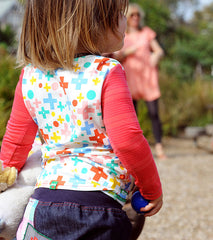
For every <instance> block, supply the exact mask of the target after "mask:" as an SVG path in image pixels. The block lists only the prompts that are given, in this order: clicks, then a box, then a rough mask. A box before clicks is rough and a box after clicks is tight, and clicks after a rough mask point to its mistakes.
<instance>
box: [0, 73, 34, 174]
mask: <svg viewBox="0 0 213 240" xmlns="http://www.w3.org/2000/svg"><path fill="white" fill-rule="evenodd" d="M37 130H38V126H37V124H36V123H35V122H34V120H33V119H32V117H31V116H30V114H29V112H28V110H27V108H26V107H25V104H24V100H23V96H22V74H21V76H20V80H19V82H18V84H17V87H16V91H15V97H14V101H13V107H12V111H11V115H10V119H9V121H8V123H7V127H6V132H5V135H4V138H3V141H2V146H1V153H0V159H1V160H2V161H3V165H4V167H7V166H8V167H15V168H17V169H18V171H20V170H21V168H22V167H23V165H24V163H25V161H26V159H27V156H28V153H29V151H30V150H31V148H32V144H33V142H34V139H35V136H36V133H37Z"/></svg>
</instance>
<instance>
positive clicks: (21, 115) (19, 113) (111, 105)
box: [0, 64, 162, 200]
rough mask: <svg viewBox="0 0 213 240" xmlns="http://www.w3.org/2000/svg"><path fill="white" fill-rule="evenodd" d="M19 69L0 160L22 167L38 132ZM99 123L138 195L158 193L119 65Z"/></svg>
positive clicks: (108, 82) (110, 77)
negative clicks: (132, 179)
mask: <svg viewBox="0 0 213 240" xmlns="http://www.w3.org/2000/svg"><path fill="white" fill-rule="evenodd" d="M22 81H23V72H22V74H21V76H20V80H19V82H18V84H17V88H16V91H15V98H14V103H13V107H12V112H11V116H10V119H9V121H8V124H7V129H6V133H5V136H4V139H3V143H2V147H1V155H0V159H1V160H2V161H3V162H4V166H9V167H12V166H14V167H16V168H17V169H18V170H19V171H20V170H21V168H22V167H23V165H24V163H25V161H26V159H27V156H28V153H29V151H30V149H31V146H32V144H33V141H34V138H35V136H36V133H37V131H38V126H37V124H36V123H35V121H34V120H33V118H32V116H31V115H30V113H29V111H28V109H27V107H26V104H25V102H24V100H23V94H22ZM101 107H102V114H103V122H104V125H105V128H106V132H107V135H108V137H109V140H110V143H111V145H112V148H113V151H114V153H115V154H116V156H117V157H118V158H119V160H120V161H121V162H122V164H123V166H124V167H125V168H126V169H127V171H128V172H129V173H130V174H131V175H132V176H133V177H134V178H135V184H136V185H137V186H138V187H139V189H140V192H141V193H142V195H143V196H144V197H145V198H146V199H149V200H153V199H156V198H158V197H159V196H160V195H161V194H162V189H161V183H160V179H159V175H158V171H157V168H156V165H155V162H154V159H153V156H152V153H151V150H150V147H149V144H148V142H147V140H146V138H145V137H144V136H143V132H142V130H141V128H140V125H139V122H138V120H137V116H136V113H135V110H134V107H133V103H132V98H131V95H130V92H129V89H128V86H127V82H126V77H125V72H124V71H123V69H122V67H121V65H120V64H118V65H116V66H115V67H114V68H112V69H111V70H110V72H109V73H108V74H107V76H106V78H105V80H104V83H103V87H102V95H101Z"/></svg>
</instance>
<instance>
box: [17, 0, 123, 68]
mask: <svg viewBox="0 0 213 240" xmlns="http://www.w3.org/2000/svg"><path fill="white" fill-rule="evenodd" d="M127 6H128V0H27V2H26V10H25V15H24V19H23V26H22V33H21V38H20V43H19V48H18V62H19V64H20V65H25V64H28V63H31V64H33V66H35V67H38V68H41V69H46V70H53V69H57V68H64V69H71V68H72V66H73V59H74V56H75V54H76V53H79V51H83V52H89V53H91V54H101V53H102V46H101V43H102V41H104V39H105V38H104V37H105V32H106V30H107V29H111V30H112V31H113V32H114V33H115V34H116V30H117V27H118V23H119V22H118V21H119V17H120V14H123V13H124V12H125V11H126V9H127Z"/></svg>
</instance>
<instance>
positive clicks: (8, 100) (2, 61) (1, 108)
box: [0, 48, 20, 141]
mask: <svg viewBox="0 0 213 240" xmlns="http://www.w3.org/2000/svg"><path fill="white" fill-rule="evenodd" d="M0 56H1V58H0V141H1V140H2V137H3V135H4V132H5V126H6V123H7V121H8V119H9V116H10V112H11V108H12V103H13V98H14V92H15V87H16V84H17V82H18V79H19V74H20V69H17V68H16V62H15V58H14V57H12V56H10V55H8V53H7V51H5V49H2V48H0Z"/></svg>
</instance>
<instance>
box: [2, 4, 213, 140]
mask: <svg viewBox="0 0 213 240" xmlns="http://www.w3.org/2000/svg"><path fill="white" fill-rule="evenodd" d="M22 2H23V1H18V0H0V141H1V140H2V136H3V134H4V132H5V125H6V122H7V120H8V117H9V115H10V110H11V106H12V101H13V96H14V90H15V86H16V84H17V81H18V79H19V74H20V69H19V68H18V67H17V66H16V49H17V44H18V39H19V35H20V27H21V21H22V16H23V6H22ZM130 2H136V3H138V4H140V5H141V6H142V7H143V9H144V10H145V12H146V17H145V24H146V25H147V26H149V27H151V28H152V29H153V30H154V31H156V32H157V35H158V41H159V43H160V44H161V46H162V47H163V49H164V51H165V57H164V58H163V60H162V61H161V63H160V69H159V71H160V79H159V81H160V87H161V92H162V97H161V98H160V115H161V119H162V123H163V132H164V136H172V137H177V136H179V135H181V134H182V133H183V130H184V129H185V128H186V127H188V126H200V127H203V126H206V125H208V124H212V123H213V110H212V109H213V41H212V39H213V1H211V0H138V1H130ZM139 104H140V107H139V114H138V116H139V121H140V124H141V127H142V129H143V131H144V134H145V136H146V137H147V138H148V140H149V141H150V142H152V141H153V136H152V130H151V126H150V124H151V123H150V120H149V117H148V114H147V108H146V106H145V105H144V102H143V101H140V102H139Z"/></svg>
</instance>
